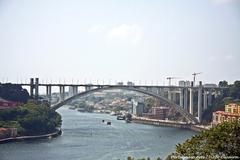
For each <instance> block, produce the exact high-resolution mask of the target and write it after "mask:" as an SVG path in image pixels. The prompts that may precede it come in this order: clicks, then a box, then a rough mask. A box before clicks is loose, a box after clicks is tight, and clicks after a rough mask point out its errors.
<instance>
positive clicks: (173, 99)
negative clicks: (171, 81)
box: [172, 92, 177, 103]
mask: <svg viewBox="0 0 240 160" xmlns="http://www.w3.org/2000/svg"><path fill="white" fill-rule="evenodd" d="M172 101H173V102H174V103H177V93H176V92H172Z"/></svg>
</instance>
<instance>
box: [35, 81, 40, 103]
mask: <svg viewBox="0 0 240 160" xmlns="http://www.w3.org/2000/svg"><path fill="white" fill-rule="evenodd" d="M38 85H39V79H38V78H35V99H38V95H39V92H38Z"/></svg>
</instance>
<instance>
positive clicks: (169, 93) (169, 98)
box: [168, 89, 172, 101]
mask: <svg viewBox="0 0 240 160" xmlns="http://www.w3.org/2000/svg"><path fill="white" fill-rule="evenodd" d="M168 100H170V101H171V100H172V93H171V91H170V89H169V90H168Z"/></svg>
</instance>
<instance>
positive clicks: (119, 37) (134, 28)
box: [107, 24, 143, 44]
mask: <svg viewBox="0 0 240 160" xmlns="http://www.w3.org/2000/svg"><path fill="white" fill-rule="evenodd" d="M107 38H108V39H109V40H111V41H116V42H128V43H132V44H137V43H139V42H140V41H141V40H142V39H143V29H142V28H141V27H140V26H138V25H127V24H121V25H119V26H116V27H113V28H111V29H110V30H109V31H108V33H107Z"/></svg>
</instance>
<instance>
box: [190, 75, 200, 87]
mask: <svg viewBox="0 0 240 160" xmlns="http://www.w3.org/2000/svg"><path fill="white" fill-rule="evenodd" d="M198 74H202V72H199V73H195V72H194V73H193V74H192V75H193V86H195V81H196V75H198Z"/></svg>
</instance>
